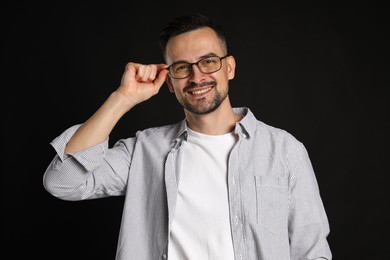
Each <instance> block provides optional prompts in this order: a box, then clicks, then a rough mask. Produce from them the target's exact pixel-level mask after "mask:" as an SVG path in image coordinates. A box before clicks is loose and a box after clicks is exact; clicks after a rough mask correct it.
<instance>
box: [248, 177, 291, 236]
mask: <svg viewBox="0 0 390 260" xmlns="http://www.w3.org/2000/svg"><path fill="white" fill-rule="evenodd" d="M255 185H256V207H257V208H256V210H257V212H256V215H257V223H258V224H259V225H261V226H263V227H265V228H266V229H267V230H269V231H270V232H272V233H274V234H276V233H279V232H281V231H283V230H284V231H287V222H288V179H287V178H285V177H274V176H255Z"/></svg>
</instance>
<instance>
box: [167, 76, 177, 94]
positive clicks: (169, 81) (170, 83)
mask: <svg viewBox="0 0 390 260" xmlns="http://www.w3.org/2000/svg"><path fill="white" fill-rule="evenodd" d="M165 82H166V83H167V85H168V88H169V91H170V92H171V93H175V89H174V88H173V85H172V79H171V77H170V76H169V75H167V78H166V80H165Z"/></svg>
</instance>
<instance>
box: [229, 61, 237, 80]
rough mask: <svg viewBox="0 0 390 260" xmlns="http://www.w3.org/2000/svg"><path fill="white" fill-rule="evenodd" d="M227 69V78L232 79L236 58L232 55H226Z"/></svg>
mask: <svg viewBox="0 0 390 260" xmlns="http://www.w3.org/2000/svg"><path fill="white" fill-rule="evenodd" d="M227 70H228V78H229V79H234V75H235V73H236V60H235V59H234V57H233V56H229V57H227Z"/></svg>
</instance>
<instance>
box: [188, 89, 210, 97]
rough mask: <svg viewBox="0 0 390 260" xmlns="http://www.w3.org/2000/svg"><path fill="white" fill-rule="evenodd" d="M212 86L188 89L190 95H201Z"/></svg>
mask: <svg viewBox="0 0 390 260" xmlns="http://www.w3.org/2000/svg"><path fill="white" fill-rule="evenodd" d="M212 88H213V87H209V88H205V89H200V90H195V91H188V93H190V94H191V95H202V94H204V93H207V92H209V91H210V90H211V89H212Z"/></svg>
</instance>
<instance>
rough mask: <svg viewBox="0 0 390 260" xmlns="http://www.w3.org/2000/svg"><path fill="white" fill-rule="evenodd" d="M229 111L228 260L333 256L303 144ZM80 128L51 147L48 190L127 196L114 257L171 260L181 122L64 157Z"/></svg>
mask: <svg viewBox="0 0 390 260" xmlns="http://www.w3.org/2000/svg"><path fill="white" fill-rule="evenodd" d="M234 111H235V112H236V113H238V114H241V115H244V118H243V119H242V120H241V121H240V122H237V123H236V127H235V134H237V136H238V141H237V143H236V144H235V145H234V147H233V149H232V151H231V153H230V156H229V161H228V193H229V194H228V196H229V210H230V225H231V231H232V234H231V235H232V240H233V247H234V254H235V259H237V260H239V259H248V260H260V259H261V260H289V259H291V260H305V259H332V254H331V250H330V248H329V245H328V242H327V236H328V234H329V223H328V219H327V216H326V212H325V209H324V205H323V203H322V200H321V196H320V191H319V186H318V183H317V180H316V176H315V174H314V171H313V167H312V165H311V161H310V159H309V156H308V153H307V151H306V149H305V147H304V146H303V144H302V143H301V142H299V141H298V140H297V139H295V138H294V137H293V136H292V135H291V134H289V133H288V132H286V131H284V130H282V129H278V128H275V127H272V126H269V125H267V124H265V123H263V122H261V121H259V120H257V119H256V118H255V116H254V115H253V113H252V112H251V111H250V110H249V109H248V108H234ZM79 126H80V125H75V126H73V127H70V128H69V129H67V130H66V131H64V132H63V133H62V134H61V135H60V136H58V137H57V138H55V139H54V140H53V141H52V143H51V145H52V146H53V147H54V149H55V150H56V152H57V154H56V155H55V157H54V159H53V161H52V162H51V163H50V165H49V166H48V168H47V170H46V172H45V174H44V176H43V185H44V187H45V188H46V190H47V191H48V192H49V193H51V194H52V195H53V196H56V197H57V198H59V199H63V200H85V199H94V198H102V197H107V196H119V195H125V196H126V198H125V201H124V208H123V213H122V222H121V227H120V233H119V239H118V247H117V254H116V259H117V260H125V259H126V260H129V259H136V260H143V259H145V260H150V259H169V255H168V252H167V248H168V241H169V240H168V238H169V232H170V228H171V224H172V221H173V218H174V213H175V205H176V198H177V193H178V180H179V177H180V171H179V169H180V162H181V155H182V154H181V150H180V147H181V145H182V144H183V142H186V140H187V139H186V138H187V125H186V121H185V120H183V121H181V122H179V123H177V124H173V125H167V126H162V127H154V128H149V129H146V130H143V131H138V132H137V133H136V135H135V137H132V138H127V139H122V140H119V141H118V142H117V143H116V144H115V145H114V146H113V147H112V148H109V147H108V140H106V141H104V142H103V143H101V144H98V145H96V146H93V147H90V148H88V149H86V150H83V151H80V152H77V153H74V154H64V150H65V146H66V143H67V142H68V141H69V139H70V138H71V136H72V135H73V134H74V132H75V131H76V130H77V128H78V127H79ZM202 260H203V259H202Z"/></svg>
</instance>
